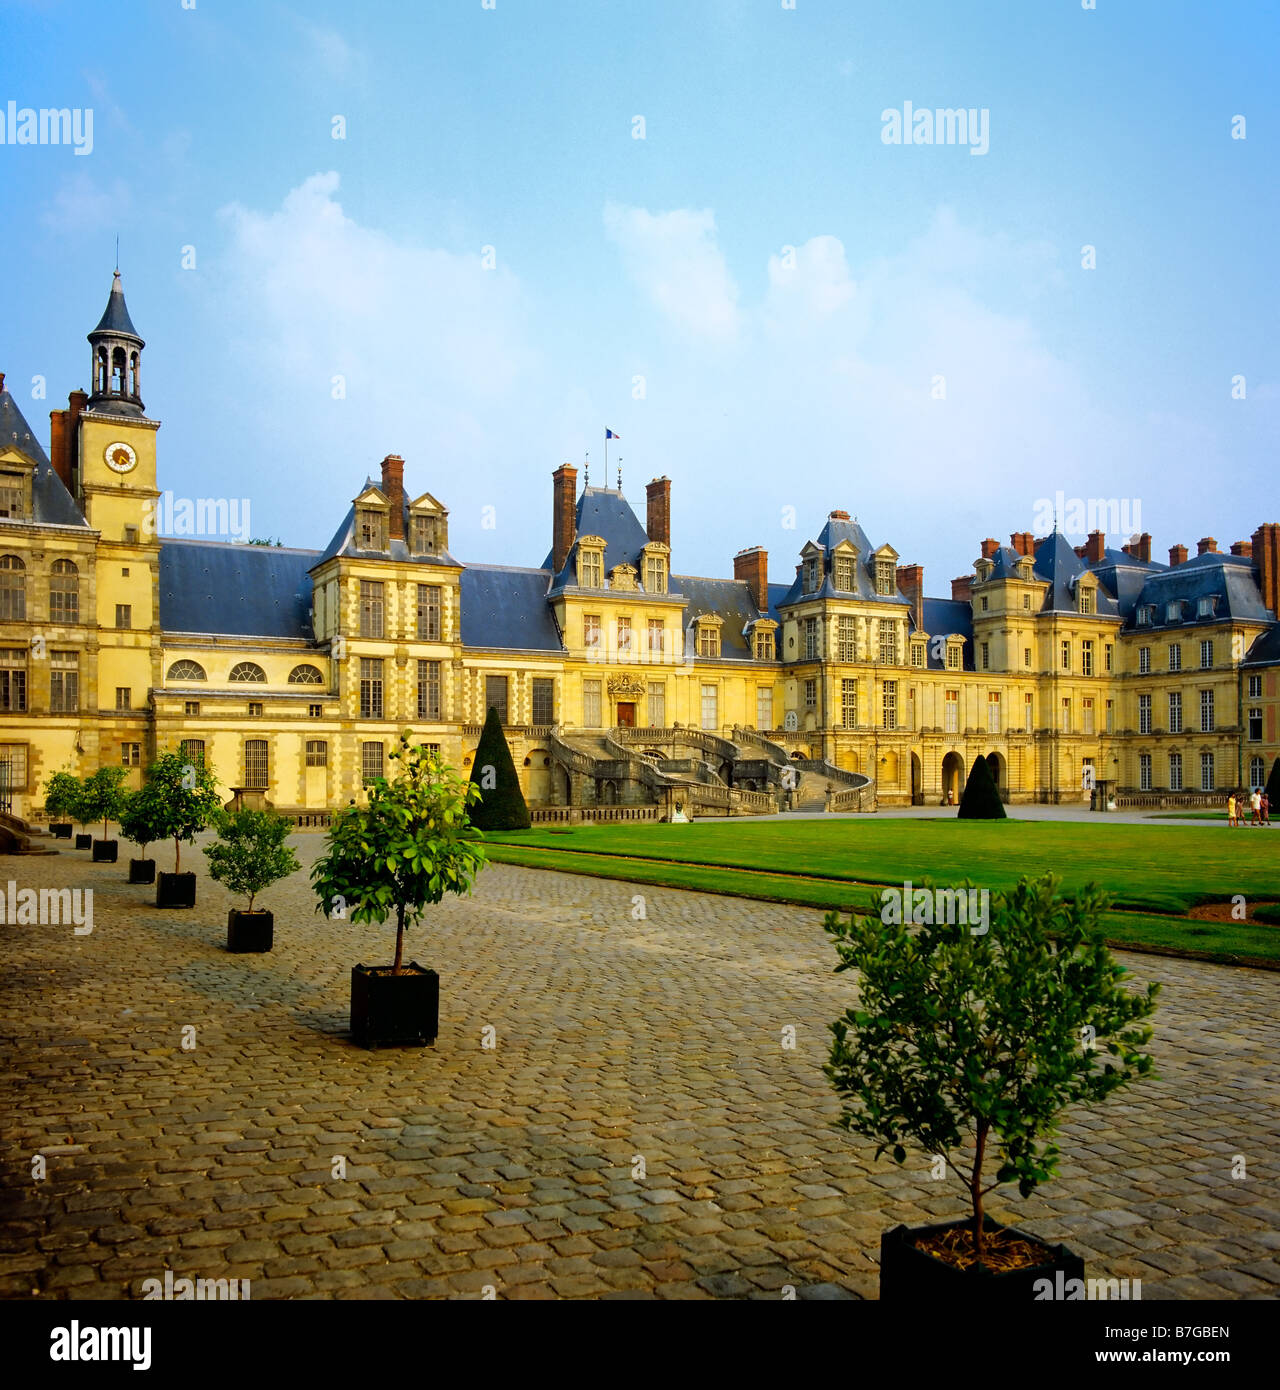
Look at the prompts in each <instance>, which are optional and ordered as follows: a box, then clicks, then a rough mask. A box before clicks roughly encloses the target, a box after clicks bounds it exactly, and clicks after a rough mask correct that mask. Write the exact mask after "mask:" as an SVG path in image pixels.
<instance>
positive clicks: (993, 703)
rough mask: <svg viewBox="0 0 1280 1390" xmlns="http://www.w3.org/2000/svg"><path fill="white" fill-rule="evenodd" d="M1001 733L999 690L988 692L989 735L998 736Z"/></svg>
mask: <svg viewBox="0 0 1280 1390" xmlns="http://www.w3.org/2000/svg"><path fill="white" fill-rule="evenodd" d="M999 732H1000V692H999V691H998V690H988V691H987V733H989V734H998V733H999Z"/></svg>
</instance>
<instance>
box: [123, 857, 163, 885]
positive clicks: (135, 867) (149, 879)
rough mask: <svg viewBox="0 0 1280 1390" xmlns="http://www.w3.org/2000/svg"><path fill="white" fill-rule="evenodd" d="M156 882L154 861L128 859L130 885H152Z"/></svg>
mask: <svg viewBox="0 0 1280 1390" xmlns="http://www.w3.org/2000/svg"><path fill="white" fill-rule="evenodd" d="M155 881H156V861H155V860H154V859H130V860H129V882H130V883H154V882H155Z"/></svg>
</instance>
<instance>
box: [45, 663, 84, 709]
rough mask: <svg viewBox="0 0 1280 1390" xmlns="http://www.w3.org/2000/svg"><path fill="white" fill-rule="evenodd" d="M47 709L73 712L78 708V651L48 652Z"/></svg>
mask: <svg viewBox="0 0 1280 1390" xmlns="http://www.w3.org/2000/svg"><path fill="white" fill-rule="evenodd" d="M49 668H50V669H49V709H50V710H51V711H52V713H54V714H74V713H75V712H76V711H77V710H78V709H79V708H80V653H79V652H50V653H49Z"/></svg>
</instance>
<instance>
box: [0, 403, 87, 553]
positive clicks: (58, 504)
mask: <svg viewBox="0 0 1280 1390" xmlns="http://www.w3.org/2000/svg"><path fill="white" fill-rule="evenodd" d="M6 447H12V448H15V449H17V450H18V452H19V453H22V454H25V455H26V456H27V457H28V458H29V459H31V460H32V462H33V463H34V464H35V466H36V467H35V472H34V473H33V474H32V478H31V510H32V512H33V516H32V517H31V518H30V519H31V520H33V521H36V522H44V523H45V524H46V525H55V526H83V527H85V528H86V529H87V528H88V525H89V523H88V522H87V521H86V520H85V519H84V513H83V512H81V510H80V508H79V507H78V506H76V501H75V498H74V497H72V496H71V494H70V493H69V492H68V491H67V488H66V484H65V483H64V482H63V481H62V479H61V478H60V477H58V475H57V474H56V473H55V472H54V471H53V465H52V464H51V463H50V462H49V456H48V454H46V453H45V451H44V446H43V445H42V444H41V443H40V441H39V440H38V439H37V438H36V437H35V435H34V434H32V433H31V426H30V425H28V424H27V422H26V419H25V418H24V417H23V414H22V411H21V410H19V409H18V403H17V401H15V400H14V399H13V397H12V395H10V393H9V388H8V387H5V388H4V389H3V390H0V448H6Z"/></svg>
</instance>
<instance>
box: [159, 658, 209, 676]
mask: <svg viewBox="0 0 1280 1390" xmlns="http://www.w3.org/2000/svg"><path fill="white" fill-rule="evenodd" d="M165 679H166V680H171V681H203V680H208V679H209V678H208V676H206V675H205V673H204V667H203V666H201V665H200V663H199V662H198V661H175V662H174V663H173V665H172V666H170V667H169V674H168V676H166V677H165Z"/></svg>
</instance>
